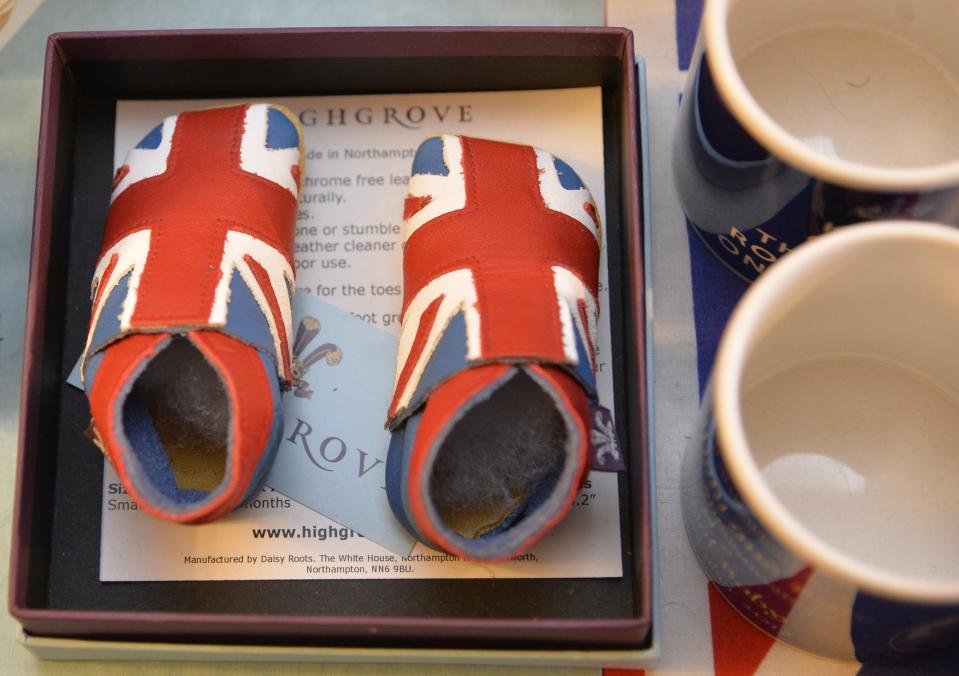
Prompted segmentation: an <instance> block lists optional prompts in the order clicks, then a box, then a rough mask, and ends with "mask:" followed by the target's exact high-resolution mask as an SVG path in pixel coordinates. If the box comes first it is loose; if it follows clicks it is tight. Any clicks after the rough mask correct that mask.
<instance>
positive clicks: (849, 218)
mask: <svg viewBox="0 0 959 676" xmlns="http://www.w3.org/2000/svg"><path fill="white" fill-rule="evenodd" d="M957 26H959V2H955V1H954V0H706V4H705V7H704V13H703V19H702V28H701V31H700V36H699V41H698V43H697V49H696V53H695V54H694V55H693V59H692V61H691V65H690V71H689V72H690V75H689V79H688V82H687V87H686V91H685V93H684V95H683V101H682V106H681V108H680V116H679V121H678V124H677V129H676V139H675V149H674V155H673V160H674V173H675V178H676V187H677V191H678V193H679V198H680V201H681V203H682V205H683V209H684V211H685V213H686V216H687V219H688V220H689V223H690V225H691V226H692V227H693V231H694V232H695V233H696V234H697V235H699V236H700V237H701V238H702V240H703V241H704V242H705V243H706V245H707V246H708V247H709V248H710V250H711V251H712V252H713V253H714V254H715V255H716V256H717V257H718V258H719V259H720V260H721V261H722V262H723V263H724V264H725V265H726V266H727V267H729V268H730V269H731V270H733V271H734V272H735V273H736V274H738V275H740V276H742V277H744V278H746V279H754V278H755V277H757V276H758V275H759V274H760V273H761V272H762V271H764V270H765V269H766V268H767V267H769V265H770V264H771V263H772V262H774V261H776V260H777V259H778V258H779V257H781V256H782V255H783V254H785V253H788V252H789V251H790V250H791V249H793V248H794V247H796V246H797V245H799V244H800V243H802V242H803V241H805V240H806V239H807V238H808V237H809V236H811V235H816V234H821V233H823V232H826V231H828V230H830V229H832V228H833V227H836V226H841V225H846V224H851V223H858V222H862V221H869V220H877V219H888V218H911V219H920V220H928V221H936V222H941V223H950V224H952V225H959V133H957V132H956V129H957V128H959V40H957V39H956V27H957Z"/></svg>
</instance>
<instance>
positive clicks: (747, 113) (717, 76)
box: [702, 0, 959, 192]
mask: <svg viewBox="0 0 959 676" xmlns="http://www.w3.org/2000/svg"><path fill="white" fill-rule="evenodd" d="M729 5H730V0H706V6H705V8H704V10H703V19H702V32H703V39H704V43H705V47H706V62H707V68H709V69H710V72H711V73H712V75H713V79H714V80H715V81H716V85H717V86H716V88H717V90H718V91H719V94H720V96H721V97H722V99H723V101H724V102H725V104H726V105H727V106H728V107H729V110H730V112H731V113H732V114H733V116H734V117H735V118H736V120H737V121H738V122H739V124H741V125H742V126H743V128H744V129H746V130H747V131H748V132H749V133H750V134H751V135H752V136H753V137H755V139H756V140H757V141H759V142H760V143H761V144H762V145H763V146H764V147H766V148H767V149H768V150H770V151H771V152H772V153H773V154H774V155H776V156H778V157H779V158H780V159H782V160H783V161H785V162H786V163H788V164H790V165H792V166H794V167H796V168H798V169H800V170H802V171H804V172H805V173H807V174H809V175H811V176H814V177H816V178H819V179H822V180H826V181H829V182H830V183H834V184H836V185H840V186H845V187H849V188H856V189H860V190H875V191H886V192H895V191H903V190H915V191H919V190H932V189H938V188H948V187H951V186H956V185H959V158H957V159H956V160H953V161H950V162H941V163H939V164H930V165H924V166H920V167H905V168H892V167H882V166H877V165H874V164H863V163H861V162H854V161H852V160H846V159H842V158H839V157H830V156H828V155H826V154H824V153H821V152H819V151H818V150H814V149H813V148H811V147H810V146H808V145H807V144H805V143H803V142H802V141H801V140H799V139H798V138H797V137H795V136H794V135H792V134H790V133H789V132H788V131H786V129H785V128H783V127H782V126H781V125H780V124H778V123H777V122H775V121H774V120H773V119H772V118H771V117H770V116H769V115H768V114H767V113H766V111H765V110H763V108H762V107H761V106H760V105H759V103H758V102H757V101H756V99H755V98H754V97H753V95H752V94H751V93H750V91H749V88H748V87H747V86H746V83H745V82H743V79H742V77H740V75H739V70H738V68H737V67H736V62H735V59H734V58H733V54H732V49H731V48H730V45H729V33H728V31H727V30H726V20H727V17H728V14H729Z"/></svg>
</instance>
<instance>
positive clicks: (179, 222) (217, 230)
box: [80, 103, 303, 523]
mask: <svg viewBox="0 0 959 676" xmlns="http://www.w3.org/2000/svg"><path fill="white" fill-rule="evenodd" d="M302 156H303V154H302V133H301V130H300V129H299V126H298V123H297V121H296V119H295V117H294V116H293V114H292V113H290V112H289V111H287V110H285V109H282V108H280V107H277V106H272V105H268V104H263V103H260V104H246V105H239V106H229V107H221V108H213V109H208V110H203V111H196V112H187V113H182V114H180V115H177V116H173V117H168V118H166V119H165V120H164V121H163V122H162V123H161V124H159V125H158V126H157V127H155V128H154V129H153V130H152V131H150V132H149V133H148V134H147V135H146V136H145V137H143V139H142V140H141V141H140V142H139V143H138V144H137V146H136V147H135V148H133V149H132V150H131V151H130V152H129V154H128V155H127V157H126V161H125V162H124V164H123V165H122V166H121V167H120V168H119V169H118V170H117V172H116V176H115V178H114V181H113V190H112V195H111V198H110V200H111V201H110V209H109V213H108V216H107V222H106V228H105V231H104V236H103V243H102V246H101V251H100V257H99V260H98V263H97V265H96V269H95V271H94V275H93V282H92V289H91V290H92V311H91V320H90V328H89V333H88V336H87V341H86V346H85V349H84V353H83V358H82V363H81V369H80V375H81V379H82V381H83V385H84V390H85V391H86V393H87V396H88V399H89V401H90V410H91V414H92V418H93V421H92V425H91V433H92V435H93V438H94V441H95V442H96V443H97V445H99V446H100V448H101V450H103V452H104V453H105V454H106V456H107V457H108V458H109V460H110V461H111V463H112V464H113V465H114V467H115V468H116V469H117V472H118V474H119V475H120V478H121V479H122V480H123V482H124V484H125V486H126V488H127V491H128V492H129V494H130V495H131V497H133V499H134V500H136V501H137V503H138V504H139V505H140V507H141V508H142V509H145V510H146V511H148V512H150V513H152V514H154V515H156V516H159V517H161V518H166V519H169V520H174V521H180V522H190V523H193V522H201V521H209V520H212V519H215V518H218V517H219V516H222V515H224V514H226V513H228V512H229V511H231V510H232V509H234V508H235V507H236V506H237V505H239V504H240V503H241V502H242V501H243V500H244V499H245V498H246V497H249V495H251V494H252V493H253V492H254V491H255V490H258V487H259V483H260V481H261V480H262V479H263V477H265V475H266V471H267V470H268V468H269V466H270V463H271V462H272V458H273V455H274V454H275V452H276V449H277V447H278V442H279V437H280V432H281V428H282V409H281V406H280V391H279V387H280V385H281V384H285V385H287V386H288V385H290V384H291V382H292V368H291V351H290V335H291V328H292V327H291V324H292V312H291V300H292V293H293V258H292V249H293V232H294V226H295V220H296V210H297V201H298V193H299V184H300V176H301V172H302ZM190 347H192V348H195V349H193V350H192V351H191V350H190ZM167 350H170V351H169V352H166V351H167ZM171 355H173V356H171ZM198 355H199V356H198ZM156 359H161V361H162V362H163V363H164V364H165V365H166V366H157V367H151V364H152V363H153V362H154V360H156ZM164 359H166V360H167V361H163V360H164ZM191 359H192V361H191ZM171 360H172V361H171ZM197 360H199V361H197ZM171 364H172V365H173V366H174V368H173V369H170V365H171ZM191 365H192V366H191ZM188 367H189V368H188ZM165 369H168V370H170V372H167V371H166V370H165ZM210 369H213V371H215V376H213V375H212V374H210ZM178 370H182V371H183V372H176V371H178ZM201 372H202V373H201ZM204 377H205V378H206V380H205V381H203V380H202V379H203V378H204ZM203 382H205V383H206V388H207V389H206V390H203V389H202V388H201V387H200V386H201V384H202V383H203ZM210 383H213V386H212V389H211V385H210ZM191 388H192V389H191ZM198 388H199V389H198ZM158 397H159V399H158ZM161 400H162V401H163V402H173V403H172V404H169V403H164V404H163V405H164V406H166V408H163V409H162V411H160V409H158V408H157V406H159V405H160V404H157V402H158V401H161ZM177 402H179V403H177ZM171 405H172V408H171ZM158 411H159V412H158ZM217 415H219V416H220V418H217ZM203 416H206V417H205V418H204V417H203ZM224 416H225V417H226V418H228V420H226V422H223V423H220V424H221V425H225V426H221V427H217V428H216V429H217V430H219V431H217V432H216V433H211V434H212V436H211V437H210V438H211V439H213V441H212V442H211V443H215V444H220V445H221V446H217V448H225V449H226V453H227V455H226V459H225V465H220V466H218V468H213V469H211V465H209V464H206V465H204V466H203V468H202V469H203V471H205V472H208V473H209V472H212V478H210V477H209V476H207V475H204V476H205V477H206V478H207V479H209V481H207V482H206V483H204V482H200V481H198V480H196V478H195V475H193V476H192V477H187V478H184V477H186V476H187V475H185V474H182V472H181V474H177V472H178V470H183V469H184V465H183V464H182V462H183V461H181V460H177V461H176V462H174V455H176V454H173V455H171V451H170V449H171V448H173V447H174V446H176V447H177V448H178V451H177V452H178V453H193V454H195V455H196V457H199V458H200V462H207V461H205V460H204V459H203V452H201V451H197V450H196V444H193V445H191V444H192V442H191V441H187V442H183V441H182V439H187V440H189V439H192V438H193V437H195V436H196V434H197V430H199V431H201V432H202V431H204V430H208V429H213V428H211V427H209V426H207V427H205V428H204V427H203V425H204V424H206V423H205V422H204V421H205V420H207V419H210V420H223V419H224ZM198 425H199V427H197V426H198ZM183 430H191V431H190V432H189V433H187V434H186V435H184V432H183ZM171 435H172V436H171ZM176 435H179V438H180V439H181V441H175V437H176ZM177 444H179V446H177ZM218 452H219V451H218ZM208 455H209V454H208ZM177 457H178V458H180V457H183V456H182V455H180V456H177ZM189 462H194V465H195V461H188V462H187V464H188V465H189ZM194 465H190V466H189V468H188V469H187V470H185V471H188V472H196V471H197V470H196V469H195V466H194ZM181 479H182V481H181ZM211 482H213V483H211ZM207 484H209V486H211V487H208V486H207Z"/></svg>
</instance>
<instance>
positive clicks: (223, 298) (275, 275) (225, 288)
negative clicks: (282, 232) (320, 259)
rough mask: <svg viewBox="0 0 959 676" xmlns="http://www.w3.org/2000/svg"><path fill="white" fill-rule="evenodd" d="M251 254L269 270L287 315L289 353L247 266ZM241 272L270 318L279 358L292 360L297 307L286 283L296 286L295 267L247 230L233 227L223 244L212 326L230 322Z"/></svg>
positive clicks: (214, 295) (267, 317)
mask: <svg viewBox="0 0 959 676" xmlns="http://www.w3.org/2000/svg"><path fill="white" fill-rule="evenodd" d="M246 255H249V256H250V257H251V258H253V260H255V261H256V262H257V263H259V264H260V266H261V267H262V268H263V269H264V270H266V272H267V274H268V275H269V278H270V285H271V286H272V287H273V293H274V295H275V296H276V302H277V305H278V306H279V308H280V315H281V316H282V318H283V324H284V327H285V328H286V338H287V340H286V343H287V345H286V347H287V349H286V352H284V351H283V350H282V348H281V344H280V334H279V331H278V330H277V327H276V322H275V321H274V320H273V313H272V312H271V311H270V305H269V303H268V302H267V300H266V296H265V295H264V294H263V291H262V290H261V289H260V285H259V284H258V283H257V281H256V278H255V277H254V276H253V272H252V271H251V270H250V266H249V265H247V263H246V261H245V260H244V257H245V256H246ZM234 269H236V270H238V271H239V272H240V275H241V276H242V277H243V279H244V281H245V282H246V284H247V286H248V287H249V288H250V291H252V292H253V298H254V299H256V302H257V305H259V306H260V311H261V312H262V313H263V316H264V317H266V321H267V323H268V324H269V326H270V333H271V334H272V336H273V344H274V347H275V349H276V355H277V359H278V360H280V361H281V362H282V361H286V362H288V361H289V360H290V358H291V356H290V348H291V343H290V340H291V334H292V331H293V308H292V307H291V303H290V296H289V291H288V290H287V285H286V282H287V281H289V283H290V286H291V287H292V285H293V269H292V268H291V267H290V264H289V263H288V262H287V260H286V258H284V257H283V255H282V254H281V253H280V252H279V251H277V250H276V249H274V248H273V247H272V246H270V245H269V244H267V243H266V242H263V241H262V240H259V239H257V238H256V237H253V236H251V235H248V234H246V233H245V232H237V231H235V230H230V231H228V232H227V233H226V241H225V243H224V246H223V258H222V259H221V260H220V281H219V282H218V283H217V286H216V291H215V292H214V294H213V308H212V310H211V311H210V320H209V321H210V325H211V326H225V325H226V322H227V312H228V310H229V304H230V281H231V279H232V278H233V270H234Z"/></svg>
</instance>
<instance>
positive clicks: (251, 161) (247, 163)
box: [240, 103, 300, 199]
mask: <svg viewBox="0 0 959 676" xmlns="http://www.w3.org/2000/svg"><path fill="white" fill-rule="evenodd" d="M268 108H269V106H268V105H267V104H265V103H256V104H253V105H252V106H250V107H249V108H247V110H246V118H245V119H244V123H243V124H244V127H243V139H242V140H241V141H240V168H241V169H243V171H248V172H250V173H251V174H256V175H257V176H260V177H262V178H265V179H267V180H269V181H273V182H274V183H276V184H278V185H280V186H282V187H284V188H286V189H287V190H289V191H290V194H292V195H293V198H294V199H297V197H298V196H297V188H296V181H295V180H294V179H293V174H292V172H291V169H292V168H293V167H295V166H296V167H298V166H299V165H300V149H299V148H298V147H297V148H267V147H266V135H267V131H268V123H267V111H268Z"/></svg>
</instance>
